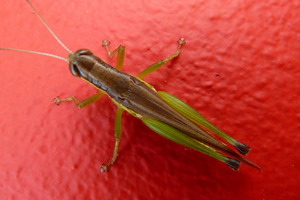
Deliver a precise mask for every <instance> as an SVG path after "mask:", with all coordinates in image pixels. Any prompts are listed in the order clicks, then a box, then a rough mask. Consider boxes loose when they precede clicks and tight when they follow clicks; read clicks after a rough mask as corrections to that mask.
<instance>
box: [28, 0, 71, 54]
mask: <svg viewBox="0 0 300 200" xmlns="http://www.w3.org/2000/svg"><path fill="white" fill-rule="evenodd" d="M26 1H27V3H28V4H29V6H30V7H31V8H32V10H33V12H34V13H35V14H36V15H37V16H38V18H39V19H40V20H41V21H42V23H43V24H44V25H45V27H46V28H47V29H48V31H49V32H50V33H51V34H52V36H53V37H54V38H55V39H56V41H57V42H58V43H59V44H60V45H61V46H62V47H63V48H64V49H65V50H67V51H68V52H69V53H71V52H72V51H71V50H70V49H69V48H68V47H66V45H65V44H64V43H62V41H61V40H60V39H59V38H58V37H57V36H56V35H55V33H54V32H53V31H52V29H51V28H50V27H49V26H48V24H47V23H46V22H45V20H44V19H43V18H42V16H41V15H40V14H39V13H38V12H37V11H36V9H35V8H34V7H33V5H32V4H31V3H30V1H29V0H26Z"/></svg>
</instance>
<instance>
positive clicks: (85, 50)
mask: <svg viewBox="0 0 300 200" xmlns="http://www.w3.org/2000/svg"><path fill="white" fill-rule="evenodd" d="M75 54H76V55H77V56H81V55H93V53H92V52H91V51H90V50H88V49H80V50H78V51H76V53H75Z"/></svg>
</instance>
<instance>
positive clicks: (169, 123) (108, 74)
mask: <svg viewBox="0 0 300 200" xmlns="http://www.w3.org/2000/svg"><path fill="white" fill-rule="evenodd" d="M27 2H28V4H29V5H30V7H31V8H32V10H33V11H34V12H35V14H36V15H37V16H38V17H39V19H40V20H41V21H42V23H43V24H44V25H45V27H46V28H47V29H48V30H49V32H50V33H51V34H52V35H53V37H54V38H55V39H56V40H57V41H58V42H59V43H60V44H61V46H62V47H64V48H65V49H66V50H67V51H68V52H69V55H68V57H67V59H65V58H62V57H59V56H56V55H52V54H48V53H42V52H35V51H28V50H20V49H12V48H0V49H1V50H13V51H21V52H27V53H35V54H41V55H46V56H52V57H55V58H58V59H62V60H64V61H66V62H68V63H69V69H70V72H71V73H72V75H73V76H75V77H77V78H80V79H82V80H84V81H86V82H87V83H89V84H91V85H92V86H94V87H95V88H97V89H98V90H99V92H98V93H96V94H95V95H93V96H91V97H89V98H87V99H85V100H83V101H81V102H78V101H77V100H76V98H75V97H74V96H73V97H68V98H58V97H57V98H55V99H54V103H55V104H59V103H60V102H62V101H73V102H74V103H75V105H76V106H77V107H79V108H83V107H86V106H88V105H90V104H92V103H94V102H96V101H98V100H99V99H100V98H101V97H102V95H103V94H107V95H108V96H109V97H110V98H111V100H112V101H113V102H114V103H115V104H116V106H117V111H116V118H115V125H114V128H115V130H114V137H115V147H114V151H113V155H112V158H111V160H110V161H109V162H108V163H107V164H103V165H102V167H101V171H103V172H105V171H108V169H109V167H110V165H112V164H113V163H114V162H115V161H116V158H117V156H118V148H119V144H120V139H121V132H122V130H121V118H122V113H123V112H124V111H127V112H128V113H130V114H131V115H133V116H134V117H137V118H139V119H141V121H142V122H143V123H144V124H145V125H146V126H148V127H149V128H150V129H152V130H153V131H154V132H156V133H158V134H159V135H161V136H163V137H165V138H167V139H169V140H171V141H173V142H176V143H179V144H181V145H184V146H186V147H189V148H192V149H194V150H196V151H199V152H202V153H204V154H207V155H209V156H211V157H213V158H215V159H217V160H220V161H222V162H224V163H226V164H227V165H228V166H229V167H231V168H232V169H234V170H237V169H239V166H240V164H241V162H243V163H246V164H248V165H250V166H252V167H254V168H257V169H260V168H259V167H258V166H257V165H255V164H254V163H252V162H250V161H249V160H247V159H245V158H244V157H242V156H241V155H240V154H238V153H236V152H235V151H233V150H231V149H230V148H229V147H227V145H225V144H224V143H222V142H220V141H219V140H217V139H216V138H215V137H214V136H212V135H211V134H210V133H209V132H212V133H214V134H216V135H218V136H219V137H221V138H222V139H224V140H225V141H227V142H228V143H229V144H231V145H232V146H234V147H235V148H236V149H237V150H238V152H239V153H241V154H243V155H246V154H247V153H248V151H249V150H250V147H249V146H247V145H245V144H243V143H240V142H238V141H236V140H235V139H233V138H232V137H230V136H228V135H226V134H225V133H224V132H222V131H221V130H220V129H218V128H217V127H215V126H214V125H213V124H211V123H210V122H209V121H208V120H207V119H205V118H204V117H203V116H202V115H201V114H199V113H198V112H197V111H195V110H194V109H193V108H191V107H190V106H189V105H187V104H186V103H184V102H183V101H181V100H180V99H178V98H176V97H175V96H173V95H171V94H168V93H166V92H163V91H156V90H155V89H154V87H153V86H151V85H150V84H149V83H147V82H145V81H143V78H144V77H145V76H147V75H148V74H150V73H151V72H154V71H156V70H158V69H160V68H161V67H162V66H164V65H165V64H166V63H167V62H168V61H170V60H172V59H173V58H175V57H177V56H178V55H179V54H180V51H181V48H182V47H183V46H184V44H185V40H184V38H180V39H179V40H178V47H177V50H176V52H175V53H173V54H172V55H171V56H169V57H167V58H166V59H164V60H161V61H159V62H156V63H154V64H152V65H151V66H149V67H148V68H146V69H145V70H144V71H142V72H141V73H140V74H139V75H138V76H132V75H129V74H127V73H124V72H121V71H120V70H121V68H122V65H123V61H124V56H125V46H122V45H120V46H119V47H118V48H117V49H115V50H114V51H110V49H109V41H107V40H104V41H103V42H102V45H103V47H105V49H106V52H107V55H108V56H109V57H113V56H114V55H117V62H116V67H115V68H113V67H112V66H110V65H108V64H107V63H105V62H104V61H103V60H101V59H100V58H99V57H97V56H95V55H94V54H93V53H92V52H91V51H90V50H88V49H80V50H77V51H76V52H72V51H71V50H69V49H68V48H67V47H66V46H65V45H64V44H63V43H62V42H61V41H60V40H59V38H58V37H57V36H56V35H55V34H54V32H53V31H52V30H51V29H50V27H49V26H48V25H47V24H46V22H45V21H44V19H43V18H42V17H41V15H40V14H39V13H38V12H37V11H36V9H35V8H34V7H33V5H32V4H31V3H30V2H29V0H27Z"/></svg>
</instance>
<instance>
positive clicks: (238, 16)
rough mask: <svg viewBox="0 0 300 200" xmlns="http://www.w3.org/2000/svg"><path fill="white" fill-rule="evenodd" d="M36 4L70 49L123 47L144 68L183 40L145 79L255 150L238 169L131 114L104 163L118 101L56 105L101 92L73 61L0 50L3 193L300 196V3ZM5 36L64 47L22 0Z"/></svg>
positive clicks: (11, 6)
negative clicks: (106, 168)
mask: <svg viewBox="0 0 300 200" xmlns="http://www.w3.org/2000/svg"><path fill="white" fill-rule="evenodd" d="M32 1H33V2H32V3H33V4H34V5H35V6H36V8H37V10H38V11H39V12H40V14H41V15H42V16H43V17H44V18H45V20H46V21H47V22H48V23H49V25H50V26H51V27H52V29H53V30H54V31H55V32H56V33H57V35H58V36H59V38H60V39H61V40H62V41H63V42H64V43H65V44H66V45H67V46H68V47H69V48H70V49H72V50H74V51H75V50H77V49H79V48H82V47H84V48H89V49H91V50H92V51H94V52H95V53H96V54H97V55H99V56H100V57H102V58H103V59H104V60H106V61H108V63H111V64H114V59H109V58H108V57H107V55H106V54H105V52H104V50H103V49H102V47H101V41H102V40H103V39H108V40H110V41H111V47H112V48H116V47H117V46H118V45H119V44H123V45H126V47H127V49H126V51H127V52H126V59H125V63H124V68H123V71H125V72H128V73H131V74H134V75H137V74H138V73H139V72H141V71H142V70H143V69H145V68H146V67H147V66H149V65H151V64H152V63H154V62H156V61H158V60H160V59H164V58H166V57H167V56H169V55H170V54H171V53H173V52H174V51H175V49H176V41H177V40H178V38H179V37H184V38H186V41H187V45H186V46H185V47H184V48H183V50H182V54H181V55H180V57H179V58H177V59H176V60H173V61H172V62H171V63H169V64H168V65H167V66H165V67H164V68H162V69H160V70H159V71H157V72H155V73H153V74H152V75H149V76H148V77H147V78H146V81H148V82H149V83H151V84H152V85H154V86H155V87H156V88H157V89H158V90H164V91H167V92H169V93H171V94H174V95H175V96H178V97H179V98H181V99H182V100H184V101H186V102H187V103H189V104H190V105H191V106H193V107H194V108H195V109H197V110H198V111H199V112H200V113H202V114H203V115H204V116H206V117H207V118H208V119H209V120H210V121H212V122H213V123H214V124H216V125H217V126H218V127H219V128H221V129H222V130H224V131H225V132H226V133H228V134H229V135H231V136H233V137H234V138H236V139H238V140H239V141H241V142H244V143H246V144H248V145H249V146H251V147H252V150H251V151H250V153H249V155H248V156H247V158H248V159H250V160H251V161H253V162H255V163H257V164H258V165H259V166H260V167H261V168H262V170H263V171H262V172H260V171H259V170H256V169H253V168H251V167H248V166H245V165H242V167H241V169H240V171H238V172H235V171H232V170H231V169H229V168H228V167H227V166H226V165H224V164H223V163H221V162H219V161H217V160H214V159H212V158H210V157H208V156H206V155H204V154H201V153H198V152H195V151H193V150H191V149H187V148H184V147H182V146H180V145H177V144H175V143H172V142H170V141H168V140H166V139H164V138H162V137H160V136H158V135H157V134H155V133H154V132H152V131H151V130H149V129H148V128H147V127H146V126H145V125H143V124H142V123H141V121H139V120H138V119H136V118H134V117H132V116H130V115H129V114H125V115H124V116H123V138H122V141H121V146H120V152H119V153H120V156H119V159H118V160H117V162H116V163H115V165H113V167H112V168H111V171H110V172H108V173H101V172H99V167H100V166H101V164H102V163H104V162H107V161H108V160H109V158H110V155H111V152H112V148H113V144H114V139H113V123H114V115H115V106H114V105H113V104H112V103H111V101H110V100H109V98H107V97H104V98H103V99H101V100H100V101H99V102H97V103H95V104H94V105H91V106H89V107H87V108H84V109H82V110H80V109H77V108H76V107H75V106H74V105H73V104H71V103H64V104H61V105H60V106H55V105H53V104H52V99H53V98H54V97H56V96H57V95H59V96H61V97H66V96H72V95H75V96H77V97H78V99H80V100H82V99H84V98H86V97H88V96H90V95H92V94H95V92H96V90H95V89H94V88H93V87H91V86H90V85H88V84H86V83H85V82H83V81H81V80H80V79H76V78H74V77H73V76H72V75H71V74H70V73H69V70H68V67H67V66H68V65H67V63H64V62H63V61H60V60H56V59H53V58H48V57H44V56H38V55H31V54H24V53H18V52H7V51H0V75H1V79H0V85H1V89H0V199H22V200H29V199H30V200H32V199H51V200H52V199H60V200H61V199H202V200H206V199H244V200H246V199H249V200H250V199H251V200H252V199H266V200H267V199H297V198H296V197H298V198H299V196H300V192H299V178H300V177H299V163H300V159H299V153H300V150H299V143H300V137H299V128H300V124H299V121H300V113H299V112H300V111H299V107H300V106H299V105H300V103H299V102H300V101H299V95H300V92H299V86H300V83H299V80H300V68H299V65H300V59H299V55H300V23H299V22H300V20H299V19H300V12H299V9H300V2H299V1H298V0H291V1H284V0H269V1H256V0H246V1H239V0H232V1H207V0H206V1H204V0H198V1H189V0H187V1H175V2H173V3H172V1H167V0H160V1H151V2H147V3H146V2H144V1H139V0H136V1H79V0H74V1H62V2H59V1H37V0H32ZM0 21H1V24H0V47H13V48H20V49H28V50H36V51H42V52H49V53H54V54H57V55H60V56H63V57H66V56H67V52H66V51H65V50H64V49H62V48H61V47H60V46H59V45H58V44H57V42H56V41H54V39H53V38H52V37H51V35H50V34H49V33H48V32H47V30H46V29H45V28H44V27H43V25H42V24H41V22H40V21H39V20H38V18H37V17H36V15H34V14H33V12H32V11H31V9H30V7H29V6H28V5H27V4H26V1H25V0H24V1H16V0H15V1H9V2H8V1H5V3H4V2H2V3H1V12H0Z"/></svg>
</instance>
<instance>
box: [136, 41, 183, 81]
mask: <svg viewBox="0 0 300 200" xmlns="http://www.w3.org/2000/svg"><path fill="white" fill-rule="evenodd" d="M177 43H178V47H177V50H176V52H175V53H174V54H172V55H171V56H169V57H168V58H166V59H164V60H161V61H159V62H157V63H154V64H153V65H151V66H149V67H148V68H146V69H145V70H144V71H142V72H141V73H140V74H139V75H138V76H137V77H138V78H140V79H143V78H144V77H145V76H147V75H148V74H150V73H152V72H154V71H156V70H158V69H159V68H161V67H162V66H163V65H165V64H166V63H167V62H168V61H169V60H172V59H173V58H175V57H177V56H178V55H179V54H180V51H181V48H182V46H183V45H184V44H185V40H184V38H180V39H179V40H178V41H177Z"/></svg>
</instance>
